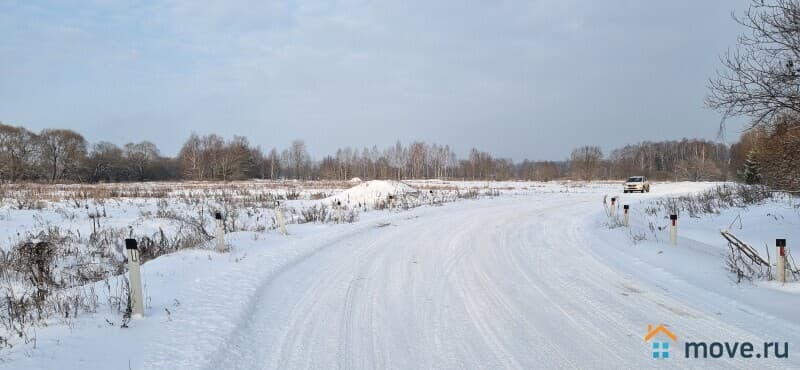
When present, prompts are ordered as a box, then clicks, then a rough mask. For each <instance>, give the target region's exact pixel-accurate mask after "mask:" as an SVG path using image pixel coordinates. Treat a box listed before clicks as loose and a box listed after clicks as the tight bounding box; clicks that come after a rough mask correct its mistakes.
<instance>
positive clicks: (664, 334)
mask: <svg viewBox="0 0 800 370" xmlns="http://www.w3.org/2000/svg"><path fill="white" fill-rule="evenodd" d="M666 339H671V340H672V342H673V343H676V344H677V342H678V337H677V336H676V335H675V334H674V333H673V332H671V331H670V330H669V329H667V328H666V327H665V326H664V325H663V324H662V325H658V326H656V327H655V328H654V327H653V325H647V335H645V336H644V342H645V343H650V345H651V348H652V351H653V358H657V359H665V358H669V349H670V347H671V346H670V344H669V341H667V340H666Z"/></svg>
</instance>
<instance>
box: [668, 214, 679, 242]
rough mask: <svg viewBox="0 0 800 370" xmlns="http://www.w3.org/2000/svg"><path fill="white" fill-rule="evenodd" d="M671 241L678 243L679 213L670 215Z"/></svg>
mask: <svg viewBox="0 0 800 370" xmlns="http://www.w3.org/2000/svg"><path fill="white" fill-rule="evenodd" d="M669 221H670V227H669V242H670V243H672V245H678V215H669Z"/></svg>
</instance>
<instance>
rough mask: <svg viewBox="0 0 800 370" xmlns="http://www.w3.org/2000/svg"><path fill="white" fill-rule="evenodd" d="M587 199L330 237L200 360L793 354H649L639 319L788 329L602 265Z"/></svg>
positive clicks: (608, 359)
mask: <svg viewBox="0 0 800 370" xmlns="http://www.w3.org/2000/svg"><path fill="white" fill-rule="evenodd" d="M598 209H599V203H598V197H597V195H596V194H587V195H579V194H575V195H571V196H568V197H563V196H556V197H535V198H533V199H526V198H519V199H508V198H506V199H496V200H492V201H480V202H465V203H460V204H456V205H451V206H447V207H441V208H438V209H433V210H429V211H427V212H425V214H424V217H405V218H403V217H396V218H395V219H394V220H393V221H392V223H391V224H390V225H387V226H375V227H371V228H367V229H361V230H359V231H358V232H353V233H350V234H347V235H344V236H342V237H340V238H338V239H336V240H331V241H328V242H327V245H326V246H325V247H324V248H321V249H320V250H319V251H318V252H317V253H314V254H311V255H309V256H307V257H306V258H303V259H302V260H300V261H299V262H297V263H295V264H293V265H291V266H290V267H288V268H286V269H284V270H282V271H281V272H280V273H278V274H276V275H274V276H272V277H271V278H270V279H269V280H268V281H266V282H264V283H263V286H262V287H260V289H259V290H258V296H257V297H256V299H255V301H254V302H255V304H254V305H253V306H252V307H251V308H250V309H249V310H250V311H249V313H248V315H247V318H246V319H245V320H243V321H242V322H240V323H239V324H238V327H237V329H236V330H234V331H233V335H232V336H231V337H230V338H228V339H227V340H226V341H225V345H224V346H222V347H221V348H219V349H218V351H217V352H216V353H215V354H213V355H211V356H210V362H208V363H205V364H204V365H205V366H206V367H207V368H209V369H219V368H243V369H244V368H247V369H249V368H280V369H286V368H325V369H328V368H348V369H349V368H361V369H374V368H598V367H602V368H649V367H658V366H667V365H672V366H676V365H678V366H680V367H694V366H702V367H709V366H711V367H720V368H722V367H724V368H752V367H754V366H756V365H757V366H758V367H761V368H764V367H770V366H776V367H787V366H790V367H791V366H797V363H796V362H793V361H794V360H792V359H789V360H780V361H779V362H773V361H772V360H760V361H759V362H754V361H755V359H752V360H749V361H744V362H742V361H743V360H738V361H739V362H736V361H731V360H725V359H714V360H706V361H702V360H686V359H682V358H675V359H669V360H665V361H662V362H658V361H657V360H654V359H652V354H651V351H649V350H648V345H647V344H645V343H644V341H643V336H644V335H645V331H646V326H647V324H650V323H653V324H659V323H665V324H668V325H669V326H670V328H672V329H673V330H675V331H676V334H677V335H678V336H679V337H681V338H695V339H696V340H700V339H698V338H708V339H709V340H731V341H734V340H750V341H753V342H756V341H757V340H778V339H781V340H786V339H787V338H772V337H769V334H771V333H754V332H752V331H748V329H746V328H744V327H742V326H740V325H737V324H736V323H731V322H727V320H726V319H725V318H724V317H720V316H719V315H718V314H716V313H715V312H708V311H706V310H704V308H703V307H696V306H695V305H693V304H692V302H691V301H689V302H687V301H679V300H677V298H675V297H673V296H672V295H671V294H669V293H668V291H665V290H661V289H657V288H655V287H653V286H651V285H647V284H641V283H638V282H637V281H634V279H632V278H631V277H630V275H623V274H621V273H619V272H617V271H616V270H614V269H612V268H610V267H608V265H607V264H606V263H603V261H602V258H598V257H597V253H602V251H598V250H592V249H593V248H602V247H603V245H602V244H601V243H598V242H597V241H595V240H594V237H593V235H592V233H591V230H592V226H591V223H592V218H591V217H587V215H590V214H596V213H597V211H598ZM790 339H791V338H790ZM679 353H680V354H682V351H681V352H674V353H673V356H675V355H678V354H679ZM145 365H147V363H146V362H145Z"/></svg>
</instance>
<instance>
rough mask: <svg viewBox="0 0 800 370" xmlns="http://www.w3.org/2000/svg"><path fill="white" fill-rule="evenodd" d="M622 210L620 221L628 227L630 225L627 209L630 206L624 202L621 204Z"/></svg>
mask: <svg viewBox="0 0 800 370" xmlns="http://www.w3.org/2000/svg"><path fill="white" fill-rule="evenodd" d="M622 210H623V212H624V214H623V215H622V222H623V223H624V224H625V227H628V226H630V219H629V218H628V217H629V215H628V213H629V212H628V211H629V210H630V207H629V206H628V205H627V204H626V205H624V206H622Z"/></svg>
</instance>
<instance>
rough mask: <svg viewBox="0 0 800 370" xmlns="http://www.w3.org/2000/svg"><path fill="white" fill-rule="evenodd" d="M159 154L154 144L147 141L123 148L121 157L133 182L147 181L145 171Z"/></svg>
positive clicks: (126, 145) (130, 144) (129, 144)
mask: <svg viewBox="0 0 800 370" xmlns="http://www.w3.org/2000/svg"><path fill="white" fill-rule="evenodd" d="M160 155H161V153H160V152H159V150H158V147H157V146H156V144H153V143H152V142H149V141H142V142H139V143H128V144H125V147H124V148H123V157H124V159H125V164H126V165H127V167H128V171H130V174H131V176H132V178H133V179H134V180H137V181H144V180H146V179H147V171H148V169H149V166H150V164H151V163H152V162H153V161H155V160H157V159H158V158H159V157H160Z"/></svg>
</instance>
